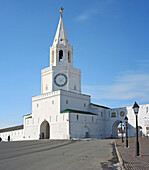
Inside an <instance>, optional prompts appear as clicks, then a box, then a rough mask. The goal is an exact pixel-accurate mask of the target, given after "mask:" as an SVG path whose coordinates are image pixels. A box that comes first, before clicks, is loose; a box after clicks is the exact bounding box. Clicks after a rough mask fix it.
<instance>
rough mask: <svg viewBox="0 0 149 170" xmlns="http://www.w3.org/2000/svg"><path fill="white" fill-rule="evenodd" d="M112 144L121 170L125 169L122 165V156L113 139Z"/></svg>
mask: <svg viewBox="0 0 149 170" xmlns="http://www.w3.org/2000/svg"><path fill="white" fill-rule="evenodd" d="M114 146H115V150H116V154H117V157H118V161H119V163H120V167H121V169H122V170H126V169H125V167H124V161H123V158H122V157H121V155H120V153H119V151H118V148H117V146H116V142H115V141H114Z"/></svg>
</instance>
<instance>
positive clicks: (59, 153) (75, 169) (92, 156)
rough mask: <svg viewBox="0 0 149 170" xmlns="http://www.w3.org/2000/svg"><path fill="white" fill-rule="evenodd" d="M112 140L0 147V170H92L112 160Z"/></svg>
mask: <svg viewBox="0 0 149 170" xmlns="http://www.w3.org/2000/svg"><path fill="white" fill-rule="evenodd" d="M112 142H113V140H110V139H104V140H90V141H71V140H38V141H22V142H5V143H4V142H1V143H0V170H91V169H93V170H96V169H102V168H101V163H103V162H106V161H107V160H110V159H112V157H113V155H112V151H113V147H112Z"/></svg>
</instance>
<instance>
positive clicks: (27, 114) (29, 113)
mask: <svg viewBox="0 0 149 170" xmlns="http://www.w3.org/2000/svg"><path fill="white" fill-rule="evenodd" d="M31 114H32V113H29V114H27V115H23V117H24V116H29V115H31Z"/></svg>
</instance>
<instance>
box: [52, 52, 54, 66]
mask: <svg viewBox="0 0 149 170" xmlns="http://www.w3.org/2000/svg"><path fill="white" fill-rule="evenodd" d="M53 63H54V51H52V64H53Z"/></svg>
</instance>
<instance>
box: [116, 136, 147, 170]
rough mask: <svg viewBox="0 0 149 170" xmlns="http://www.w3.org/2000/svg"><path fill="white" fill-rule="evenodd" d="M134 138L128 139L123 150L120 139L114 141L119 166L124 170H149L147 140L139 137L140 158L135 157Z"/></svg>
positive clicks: (123, 145) (123, 144)
mask: <svg viewBox="0 0 149 170" xmlns="http://www.w3.org/2000/svg"><path fill="white" fill-rule="evenodd" d="M135 140H136V139H135V138H128V146H129V147H130V148H125V140H124V143H122V142H121V139H117V140H116V141H115V146H116V152H117V156H118V159H119V161H120V165H121V167H122V170H123V169H126V170H131V169H133V170H149V138H147V137H140V138H139V144H140V156H135Z"/></svg>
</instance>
